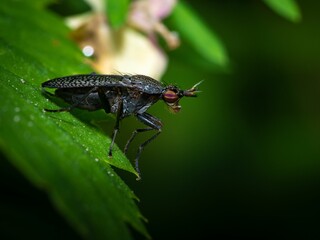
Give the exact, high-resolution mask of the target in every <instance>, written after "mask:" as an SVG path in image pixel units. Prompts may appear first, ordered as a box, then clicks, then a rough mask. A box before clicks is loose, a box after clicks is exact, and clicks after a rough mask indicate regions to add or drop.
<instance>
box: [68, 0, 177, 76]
mask: <svg viewBox="0 0 320 240" xmlns="http://www.w3.org/2000/svg"><path fill="white" fill-rule="evenodd" d="M87 1H89V2H90V3H91V4H93V7H92V8H93V9H94V11H93V12H92V13H91V14H90V15H85V16H81V17H80V18H79V17H78V18H70V19H67V24H68V25H69V26H70V27H72V28H73V29H75V30H74V32H73V34H72V36H73V38H74V39H75V40H76V42H77V43H78V44H79V46H80V47H81V49H82V51H83V53H84V54H85V55H86V56H92V58H90V60H89V62H90V63H91V64H92V66H93V68H94V69H95V70H96V71H97V72H99V73H104V74H110V73H126V74H144V75H148V76H151V77H153V78H155V79H160V78H161V76H162V75H163V73H164V71H165V69H166V66H167V62H168V59H167V56H166V55H165V53H164V51H163V50H162V49H161V48H160V46H159V45H158V42H157V34H159V35H160V36H161V37H163V38H164V40H165V41H166V43H167V45H168V47H169V48H170V49H173V48H176V47H177V46H179V38H178V37H177V34H175V33H174V32H170V31H169V30H168V29H167V28H166V26H165V25H163V23H162V22H161V20H162V19H163V18H165V17H167V16H168V15H169V14H170V13H171V11H172V9H173V7H174V6H175V4H176V0H137V1H133V2H132V3H131V6H130V9H129V13H128V17H127V21H126V24H125V25H124V26H123V27H121V28H120V29H117V30H115V29H112V28H111V27H110V26H109V25H108V21H107V16H105V14H104V11H102V10H103V9H105V8H104V6H103V1H99V0H94V3H92V2H91V1H92V0H87Z"/></svg>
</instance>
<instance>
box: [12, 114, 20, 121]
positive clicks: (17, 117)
mask: <svg viewBox="0 0 320 240" xmlns="http://www.w3.org/2000/svg"><path fill="white" fill-rule="evenodd" d="M20 120H21V118H20V116H19V115H15V116H14V117H13V121H14V122H20Z"/></svg>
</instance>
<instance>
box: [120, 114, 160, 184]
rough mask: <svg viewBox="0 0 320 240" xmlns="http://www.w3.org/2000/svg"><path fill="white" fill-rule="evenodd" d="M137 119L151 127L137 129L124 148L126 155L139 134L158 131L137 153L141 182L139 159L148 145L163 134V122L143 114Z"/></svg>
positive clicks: (136, 159) (136, 161)
mask: <svg viewBox="0 0 320 240" xmlns="http://www.w3.org/2000/svg"><path fill="white" fill-rule="evenodd" d="M136 117H137V118H138V119H139V120H140V121H141V122H142V123H144V124H145V125H147V126H149V127H148V128H140V129H136V130H135V131H134V132H133V133H132V135H131V137H130V138H129V140H128V142H127V144H126V146H125V148H124V153H126V152H127V150H128V148H129V145H130V143H131V142H132V141H133V139H134V138H135V137H136V135H137V134H138V133H141V132H146V131H150V130H157V133H156V134H154V135H153V136H151V137H150V138H149V139H147V140H146V141H145V142H144V143H142V144H141V145H140V146H139V149H138V152H137V155H136V158H135V170H136V171H137V173H138V178H137V180H140V179H141V173H140V169H139V158H140V156H141V153H142V151H143V149H144V148H145V146H146V145H148V144H149V143H150V142H152V141H153V140H154V139H155V138H156V137H158V136H159V134H160V133H161V127H162V123H161V121H160V120H159V119H158V118H156V117H154V116H152V115H150V114H148V113H142V114H137V115H136Z"/></svg>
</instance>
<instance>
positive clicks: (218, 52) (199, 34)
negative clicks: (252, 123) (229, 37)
mask: <svg viewBox="0 0 320 240" xmlns="http://www.w3.org/2000/svg"><path fill="white" fill-rule="evenodd" d="M169 21H170V22H171V23H172V24H173V25H174V27H175V28H176V30H177V31H178V33H179V35H181V39H182V44H183V41H184V40H187V41H188V42H189V43H190V45H191V46H192V47H193V48H194V49H195V50H196V51H197V52H198V53H199V54H200V55H201V56H203V57H204V58H205V59H206V60H207V61H209V62H210V63H213V64H216V65H218V66H220V67H226V66H227V65H228V63H229V59H228V56H227V53H226V50H225V48H224V46H223V44H222V42H221V41H220V39H219V38H218V37H217V35H216V34H215V33H214V32H213V31H212V30H211V29H209V28H208V27H207V26H206V25H205V24H204V23H203V21H202V20H201V19H200V18H199V17H198V16H197V15H196V13H195V12H194V11H192V9H191V8H190V7H188V6H187V5H186V4H185V3H183V2H182V1H179V2H178V3H177V5H176V7H175V8H174V11H173V13H172V15H171V16H170V18H169Z"/></svg>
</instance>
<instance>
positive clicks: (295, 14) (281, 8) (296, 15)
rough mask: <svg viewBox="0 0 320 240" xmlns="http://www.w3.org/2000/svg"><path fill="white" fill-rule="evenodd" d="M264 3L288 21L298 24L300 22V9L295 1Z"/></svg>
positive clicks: (266, 0) (267, 0)
mask: <svg viewBox="0 0 320 240" xmlns="http://www.w3.org/2000/svg"><path fill="white" fill-rule="evenodd" d="M264 2H265V3H266V4H267V5H268V6H269V7H270V8H271V9H273V10H274V11H275V12H277V13H279V14H280V15H281V16H283V17H284V18H286V19H288V20H290V21H293V22H299V21H300V20H301V13H300V9H299V6H298V5H297V3H296V1H295V0H281V1H279V0H264Z"/></svg>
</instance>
